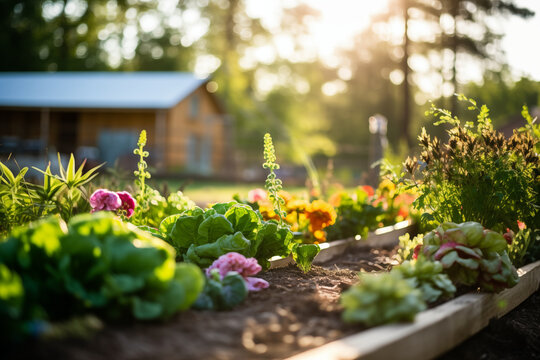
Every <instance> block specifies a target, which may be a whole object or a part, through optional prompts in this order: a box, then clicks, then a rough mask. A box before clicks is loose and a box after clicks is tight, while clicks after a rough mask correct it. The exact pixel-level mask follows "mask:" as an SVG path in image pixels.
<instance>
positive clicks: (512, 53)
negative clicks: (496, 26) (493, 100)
mask: <svg viewBox="0 0 540 360" xmlns="http://www.w3.org/2000/svg"><path fill="white" fill-rule="evenodd" d="M516 3H517V4H518V5H521V6H526V7H528V8H529V9H531V10H533V11H534V12H535V13H536V14H535V16H534V18H532V19H528V20H523V19H517V18H512V19H508V20H505V21H503V28H504V31H505V37H504V38H503V42H502V46H503V49H504V50H505V52H506V58H507V60H508V63H509V64H510V66H511V67H512V68H513V72H514V75H516V76H520V75H525V76H527V75H528V76H530V77H531V78H532V79H534V80H536V81H540V1H538V0H520V1H517V2H516Z"/></svg>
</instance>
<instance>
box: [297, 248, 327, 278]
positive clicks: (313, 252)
mask: <svg viewBox="0 0 540 360" xmlns="http://www.w3.org/2000/svg"><path fill="white" fill-rule="evenodd" d="M319 251H321V248H320V247H319V245H317V244H300V245H297V246H294V247H293V249H292V256H293V260H294V261H295V262H296V264H297V265H298V267H299V268H300V269H301V270H302V271H303V272H308V271H309V270H310V269H311V264H312V263H313V260H314V259H315V256H317V254H318V253H319Z"/></svg>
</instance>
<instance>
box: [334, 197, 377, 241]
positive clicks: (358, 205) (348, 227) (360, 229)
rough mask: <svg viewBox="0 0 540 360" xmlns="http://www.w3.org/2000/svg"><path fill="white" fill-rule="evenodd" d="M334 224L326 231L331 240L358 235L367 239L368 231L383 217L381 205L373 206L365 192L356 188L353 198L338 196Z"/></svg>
mask: <svg viewBox="0 0 540 360" xmlns="http://www.w3.org/2000/svg"><path fill="white" fill-rule="evenodd" d="M336 210H337V211H336V212H337V219H336V222H335V223H334V224H333V225H331V226H329V227H328V228H327V229H326V231H327V233H328V238H329V239H331V240H337V239H345V238H348V237H353V236H356V235H360V236H362V237H364V238H365V237H367V235H368V233H369V231H370V230H374V229H376V228H377V225H378V224H379V222H380V221H381V218H382V217H383V216H384V210H383V208H382V204H379V205H378V206H374V205H373V204H372V203H371V202H370V201H369V196H368V194H367V192H366V191H364V190H362V189H361V188H358V189H357V190H356V191H355V193H354V196H351V195H349V194H346V193H342V194H340V199H339V205H338V206H337V209H336Z"/></svg>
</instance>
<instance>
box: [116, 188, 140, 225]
mask: <svg viewBox="0 0 540 360" xmlns="http://www.w3.org/2000/svg"><path fill="white" fill-rule="evenodd" d="M116 194H117V195H118V196H119V197H120V200H121V201H122V205H121V206H120V208H119V210H122V211H125V215H126V217H127V218H128V219H129V218H130V217H131V215H133V211H134V209H135V206H137V202H136V201H135V199H134V198H133V197H132V196H131V194H130V193H128V192H127V191H119V192H117V193H116Z"/></svg>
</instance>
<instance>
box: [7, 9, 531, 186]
mask: <svg viewBox="0 0 540 360" xmlns="http://www.w3.org/2000/svg"><path fill="white" fill-rule="evenodd" d="M269 3H272V5H269ZM342 3H343V4H342ZM523 3H524V2H520V3H519V4H517V3H516V2H514V1H511V0H504V1H502V0H496V1H489V0H478V1H466V0H387V1H381V4H379V5H373V4H370V2H368V1H364V0H358V1H356V2H355V1H349V2H336V5H335V6H336V7H337V9H333V10H332V11H341V12H342V13H343V16H344V20H343V21H344V22H345V21H346V19H350V15H351V14H350V13H351V12H352V13H353V14H354V12H357V14H358V22H363V24H362V25H361V26H357V28H356V29H355V31H354V32H352V31H351V32H350V33H351V34H350V35H351V36H350V37H348V38H346V39H336V40H340V41H336V45H335V46H333V47H332V48H331V49H326V51H325V49H324V48H323V47H322V45H323V43H322V39H324V38H325V37H326V38H328V37H330V38H331V37H332V36H334V37H336V36H338V35H337V34H339V32H336V33H335V34H334V33H332V32H329V31H326V32H325V30H324V29H323V30H321V31H323V32H324V34H323V36H322V37H321V36H319V37H317V36H316V34H317V27H316V25H317V23H318V22H319V21H320V19H321V18H323V17H324V15H325V14H324V12H325V9H329V6H328V4H327V5H322V7H321V2H320V1H299V0H298V1H293V0H281V1H272V2H268V1H264V2H263V1H262V0H183V1H182V0H180V1H178V0H162V1H157V0H45V1H43V0H2V1H1V2H0V48H2V49H4V51H3V53H2V56H1V57H0V70H1V71H191V72H195V73H196V74H197V75H199V76H203V77H204V76H211V78H212V81H211V82H210V83H209V84H208V89H209V90H210V91H212V92H216V93H217V94H218V96H219V98H220V99H221V101H222V102H223V104H224V105H225V108H226V109H227V111H228V112H229V113H230V114H231V115H232V117H233V119H234V124H235V131H234V134H235V145H236V152H235V154H234V155H233V154H231V156H235V157H236V160H237V161H238V162H239V163H240V164H241V166H243V167H244V168H247V167H250V166H257V165H258V164H260V153H261V151H260V148H261V139H262V136H263V134H264V133H265V132H271V133H272V134H273V137H274V139H275V140H276V143H277V147H278V153H279V154H280V157H284V158H285V159H283V162H288V163H289V164H297V165H299V166H301V165H302V164H303V163H304V164H305V163H306V162H310V160H309V158H308V156H309V157H311V158H312V159H313V160H314V162H315V164H316V165H317V167H318V168H319V169H324V168H325V167H326V166H327V162H328V159H333V162H334V169H335V175H336V176H338V177H339V178H340V179H341V180H342V181H345V182H348V181H352V180H358V179H359V178H360V175H361V174H362V173H363V172H365V171H366V170H367V169H368V168H369V164H370V141H372V140H371V139H370V133H369V131H368V119H369V117H370V116H372V115H374V114H381V115H383V116H384V117H386V118H387V119H388V133H387V136H388V143H389V144H390V146H389V150H390V152H393V153H397V154H400V158H403V155H404V154H405V153H407V152H408V150H410V148H411V147H414V146H416V142H417V141H416V139H415V134H417V133H418V131H419V129H420V127H421V126H425V125H426V124H428V123H430V121H431V120H430V119H429V118H426V117H425V116H424V111H425V110H426V109H427V107H428V106H429V103H428V100H433V101H434V102H436V103H437V104H438V105H441V106H445V107H447V108H449V109H451V110H452V111H453V112H455V113H457V114H460V113H461V112H462V111H463V110H464V109H461V108H459V107H458V104H457V102H456V100H455V97H454V96H453V94H454V93H457V92H463V93H465V94H467V96H469V97H472V98H476V99H477V100H478V102H480V103H487V104H488V105H489V106H490V108H491V110H492V114H493V121H494V124H495V126H501V125H503V124H504V123H505V122H507V121H509V119H511V117H512V116H514V115H516V114H519V112H520V109H521V106H522V105H524V104H526V105H528V106H529V108H531V109H534V107H535V106H538V103H539V100H540V83H538V82H536V81H534V80H530V79H528V78H517V77H516V76H513V75H512V74H511V71H510V69H509V67H508V66H507V62H506V60H505V54H504V53H503V51H502V48H501V38H502V36H503V34H502V33H501V31H500V27H498V26H497V22H498V21H499V20H500V19H501V18H506V19H508V18H512V17H513V18H518V19H522V21H527V19H529V18H532V17H533V16H535V14H534V13H533V11H532V10H529V9H528V8H527V6H526V5H521V4H523ZM270 10H272V11H271V12H270ZM346 14H348V15H349V16H348V17H345V15H346ZM344 25H345V24H344ZM539 31H540V29H539ZM319 35H320V33H319ZM524 36H528V35H526V34H524ZM531 46H533V45H532V44H531ZM473 80H474V81H473ZM439 131H441V130H440V129H439ZM258 166H260V165H258Z"/></svg>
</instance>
